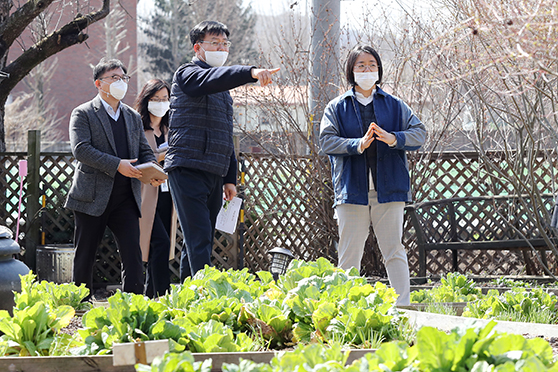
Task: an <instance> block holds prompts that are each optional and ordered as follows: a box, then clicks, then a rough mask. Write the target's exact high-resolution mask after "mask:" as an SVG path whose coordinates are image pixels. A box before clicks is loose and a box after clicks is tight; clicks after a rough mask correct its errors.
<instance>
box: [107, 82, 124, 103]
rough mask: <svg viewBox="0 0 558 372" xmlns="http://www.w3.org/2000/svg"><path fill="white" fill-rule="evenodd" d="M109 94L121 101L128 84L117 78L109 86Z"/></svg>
mask: <svg viewBox="0 0 558 372" xmlns="http://www.w3.org/2000/svg"><path fill="white" fill-rule="evenodd" d="M109 90H110V94H111V96H113V97H114V98H116V99H117V100H119V101H121V100H122V98H124V96H125V95H126V92H127V91H128V84H126V82H125V81H124V80H118V81H115V82H114V83H112V84H110V86H109Z"/></svg>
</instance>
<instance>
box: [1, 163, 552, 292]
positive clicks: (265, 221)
mask: <svg viewBox="0 0 558 372" xmlns="http://www.w3.org/2000/svg"><path fill="white" fill-rule="evenodd" d="M28 156H29V155H28V154H26V153H5V154H0V159H1V161H2V170H1V171H2V173H1V177H0V184H1V185H2V190H3V192H2V193H1V195H0V205H1V207H0V219H1V220H2V223H3V224H4V225H6V226H8V227H9V228H11V229H12V230H13V231H14V232H15V230H16V218H17V205H18V199H19V179H18V171H17V164H18V161H19V160H21V159H25V158H27V157H28ZM491 156H493V157H495V158H496V157H498V156H499V154H498V153H492V154H491ZM409 160H410V164H411V165H410V169H411V170H412V183H413V192H414V199H415V201H426V200H435V199H442V198H449V197H466V196H480V195H500V194H507V193H509V190H508V188H507V185H506V184H500V183H498V182H494V181H493V178H492V177H490V171H489V170H488V169H485V168H484V167H483V165H482V162H481V160H480V159H479V157H478V156H477V154H476V153H445V154H433V153H430V154H420V153H413V154H411V156H410V159H409ZM536 161H537V162H539V166H538V168H537V172H536V174H535V177H536V179H537V182H538V183H539V190H540V192H541V193H553V192H555V191H556V190H554V189H553V187H554V186H553V184H552V180H553V179H556V178H555V175H556V172H557V169H558V165H557V161H556V159H555V158H553V159H551V161H549V159H548V158H545V157H540V159H539V158H537V160H536ZM72 162H73V158H72V156H71V154H69V153H42V154H41V155H40V172H39V175H40V177H39V178H40V184H39V190H40V194H39V195H33V196H29V195H28V194H27V185H24V188H23V193H24V195H25V196H27V198H25V197H24V199H23V205H22V207H23V208H22V225H21V228H20V231H21V232H22V233H21V234H20V244H21V245H22V246H23V247H26V246H27V242H26V240H27V239H29V238H30V237H31V235H29V232H30V231H32V229H31V228H30V227H31V226H32V225H33V224H30V222H31V221H33V222H35V223H36V224H37V225H38V226H40V229H41V230H40V232H44V238H45V241H44V243H45V244H46V245H50V244H63V243H71V242H72V241H73V215H72V213H71V211H69V210H66V209H64V208H63V207H62V205H63V203H64V200H65V197H66V194H67V192H68V190H69V187H70V184H71V179H72V175H73V165H72ZM239 168H240V170H241V171H242V174H243V177H242V179H244V180H245V183H244V184H242V185H240V188H241V191H242V192H241V194H242V195H243V197H244V198H245V203H244V215H245V224H244V225H243V224H241V225H240V226H239V229H238V230H237V231H238V232H240V234H239V233H237V234H235V235H232V236H231V235H228V234H221V233H219V232H218V233H217V234H216V237H215V245H214V248H215V249H214V252H213V263H214V264H215V265H216V266H218V267H221V268H224V269H228V268H238V267H239V266H243V267H248V268H249V269H250V270H251V271H257V270H266V269H267V268H268V267H269V261H270V257H269V255H268V254H267V252H268V251H269V250H270V249H272V248H274V247H276V246H281V247H285V248H289V249H291V250H292V251H293V253H294V254H295V256H297V257H298V258H301V259H306V260H313V259H316V258H317V257H327V258H328V259H330V260H332V261H333V262H335V261H336V257H337V252H336V242H337V226H336V222H335V220H334V219H333V210H332V208H331V206H332V200H333V199H332V193H331V187H330V175H329V163H328V161H327V158H324V157H318V156H315V157H312V156H307V157H301V156H297V157H294V156H269V155H257V154H241V155H240V156H239ZM41 195H45V207H44V208H41V210H40V213H36V214H35V216H34V218H30V217H31V216H27V205H28V203H30V202H31V203H38V204H39V206H40V203H41V201H42V200H41V199H42V197H41ZM549 208H550V206H549ZM404 231H405V234H404V236H403V243H404V245H405V247H406V249H407V252H408V257H409V265H410V270H411V274H412V275H413V274H414V275H416V273H418V252H417V249H416V246H415V232H414V230H413V228H412V227H411V223H410V221H409V220H408V219H407V218H406V219H405V227H404ZM37 239H38V240H37V241H39V242H40V237H38V238H37ZM177 243H178V244H177V251H176V258H175V260H174V261H172V262H171V271H172V273H173V274H174V276H175V279H176V278H177V277H178V272H179V262H180V247H181V244H182V233H181V232H180V230H179V231H178V235H177ZM552 259H553V258H552V257H549V262H550V263H552V262H554V261H553V260H552ZM381 261H382V260H381V255H380V253H379V250H378V248H377V246H376V244H375V239H374V235H373V234H371V235H370V237H369V239H368V242H367V246H366V249H365V257H364V260H363V271H362V274H363V275H367V276H385V269H384V267H383V265H382V262H381ZM427 262H428V266H429V272H430V273H432V274H436V273H442V272H447V271H449V270H451V254H449V253H446V252H437V251H432V252H429V254H428V256H427ZM459 262H460V266H459V267H460V269H461V270H462V271H463V272H470V273H473V274H494V275H496V274H514V273H521V272H522V271H523V270H524V267H525V262H524V260H523V258H522V257H521V255H518V254H517V253H515V252H502V251H483V252H481V251H467V252H462V253H460V257H459ZM119 266H120V260H119V257H118V255H117V254H116V249H115V243H114V241H113V239H112V235H111V234H110V233H107V234H106V235H105V238H104V239H103V241H102V246H101V248H100V249H99V251H98V255H97V262H96V275H95V279H94V280H95V283H97V284H99V285H101V284H102V285H105V284H108V283H111V284H114V283H119V282H120V268H119ZM488 269H489V270H488Z"/></svg>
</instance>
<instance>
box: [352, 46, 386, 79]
mask: <svg viewBox="0 0 558 372" xmlns="http://www.w3.org/2000/svg"><path fill="white" fill-rule="evenodd" d="M361 53H368V54H371V55H372V56H374V58H376V62H378V81H377V82H376V84H381V83H382V76H383V75H384V68H383V67H382V60H381V59H380V55H379V54H378V52H376V50H375V49H374V48H372V47H371V46H368V45H355V46H354V47H353V49H351V50H350V51H349V55H348V56H347V63H346V64H345V78H347V82H348V83H349V84H351V85H352V86H355V84H356V83H355V75H354V73H353V69H354V67H355V63H356V60H357V58H358V56H359V55H360V54H361Z"/></svg>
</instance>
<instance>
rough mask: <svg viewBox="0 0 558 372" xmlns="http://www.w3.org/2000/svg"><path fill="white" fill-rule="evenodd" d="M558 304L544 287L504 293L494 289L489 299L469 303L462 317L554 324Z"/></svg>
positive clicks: (518, 289)
mask: <svg viewBox="0 0 558 372" xmlns="http://www.w3.org/2000/svg"><path fill="white" fill-rule="evenodd" d="M557 302H558V299H557V298H556V295H554V294H553V293H547V292H545V291H544V289H542V288H535V289H533V290H531V291H525V290H523V289H521V288H512V289H511V290H510V291H506V292H504V293H502V294H500V293H499V292H498V291H497V290H495V289H491V290H490V291H488V293H487V294H486V296H484V297H482V298H480V299H478V300H477V301H475V302H472V303H469V304H468V305H467V307H466V308H465V310H464V311H463V316H466V317H472V318H480V319H490V318H495V319H500V320H511V321H514V320H521V321H523V322H527V323H529V322H536V323H552V324H555V323H556V322H557V321H558V314H556V303H557Z"/></svg>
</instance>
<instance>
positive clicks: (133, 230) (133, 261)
mask: <svg viewBox="0 0 558 372" xmlns="http://www.w3.org/2000/svg"><path fill="white" fill-rule="evenodd" d="M139 215H140V212H139V211H138V206H137V204H136V201H135V199H134V196H133V195H132V191H131V189H130V190H129V191H128V190H126V192H120V193H115V192H114V191H113V193H112V194H111V197H110V200H109V202H108V205H107V208H106V209H105V212H104V213H103V214H102V215H100V216H98V217H96V216H90V215H88V214H85V213H81V212H77V211H74V219H75V233H74V243H75V245H76V252H75V257H74V272H73V277H74V282H75V283H76V285H78V286H79V285H80V284H81V283H85V285H86V287H87V288H89V291H90V294H93V267H94V265H95V256H96V253H97V248H98V247H99V244H100V243H101V239H102V238H103V235H104V233H105V228H106V227H107V226H108V228H109V229H110V231H111V232H112V234H113V235H114V238H115V240H116V244H117V246H118V250H119V253H120V258H121V261H122V290H123V291H124V292H131V293H138V294H142V293H143V263H142V261H141V249H140V244H139Z"/></svg>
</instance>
